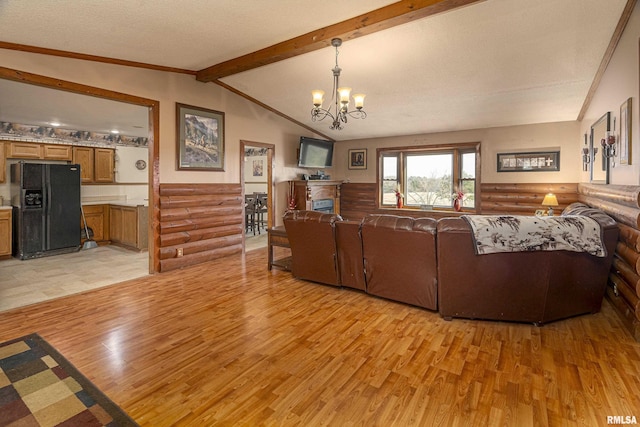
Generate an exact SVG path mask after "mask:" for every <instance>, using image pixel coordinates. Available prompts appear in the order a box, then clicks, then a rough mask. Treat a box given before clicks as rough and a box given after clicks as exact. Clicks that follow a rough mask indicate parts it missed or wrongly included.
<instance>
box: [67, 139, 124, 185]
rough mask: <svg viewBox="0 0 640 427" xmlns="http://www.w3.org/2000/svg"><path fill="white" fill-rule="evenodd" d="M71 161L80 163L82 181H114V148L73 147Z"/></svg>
mask: <svg viewBox="0 0 640 427" xmlns="http://www.w3.org/2000/svg"><path fill="white" fill-rule="evenodd" d="M73 163H77V164H79V165H80V180H81V181H82V182H83V183H92V182H99V183H110V182H114V176H115V174H114V165H115V150H113V149H111V148H92V147H73Z"/></svg>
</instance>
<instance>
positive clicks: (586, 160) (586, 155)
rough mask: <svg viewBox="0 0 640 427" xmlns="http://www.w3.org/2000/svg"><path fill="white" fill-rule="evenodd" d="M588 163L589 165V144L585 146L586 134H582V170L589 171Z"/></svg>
mask: <svg viewBox="0 0 640 427" xmlns="http://www.w3.org/2000/svg"><path fill="white" fill-rule="evenodd" d="M589 163H591V155H590V154H589V144H587V134H586V133H585V134H584V147H582V170H583V171H585V172H586V171H588V170H589Z"/></svg>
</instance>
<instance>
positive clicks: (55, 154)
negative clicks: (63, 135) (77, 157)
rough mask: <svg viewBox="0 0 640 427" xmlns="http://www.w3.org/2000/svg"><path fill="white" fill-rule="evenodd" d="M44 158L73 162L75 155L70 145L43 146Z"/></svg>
mask: <svg viewBox="0 0 640 427" xmlns="http://www.w3.org/2000/svg"><path fill="white" fill-rule="evenodd" d="M42 158H43V159H46V160H71V159H72V158H73V153H72V150H71V146H70V145H51V144H45V145H43V146H42Z"/></svg>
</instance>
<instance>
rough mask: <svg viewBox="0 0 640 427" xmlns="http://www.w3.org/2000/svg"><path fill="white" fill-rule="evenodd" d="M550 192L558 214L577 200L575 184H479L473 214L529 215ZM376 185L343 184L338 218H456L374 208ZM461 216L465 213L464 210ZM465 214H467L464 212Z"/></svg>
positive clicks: (442, 213) (440, 213)
mask: <svg viewBox="0 0 640 427" xmlns="http://www.w3.org/2000/svg"><path fill="white" fill-rule="evenodd" d="M549 192H551V193H554V194H555V195H556V196H557V198H558V204H559V206H558V207H557V208H555V211H556V212H562V210H563V209H564V208H565V207H567V205H569V204H571V203H573V202H575V201H577V200H578V184H577V183H569V184H536V183H534V184H481V186H480V191H479V197H478V198H479V200H480V203H479V205H478V208H477V210H476V213H482V214H488V215H494V214H510V215H533V213H534V212H535V211H536V210H537V209H544V208H543V206H542V205H541V203H542V199H543V198H544V195H545V194H547V193H549ZM376 198H377V184H376V183H364V184H363V183H344V184H342V187H341V194H340V206H341V210H340V215H341V216H342V217H343V218H344V219H348V220H351V221H359V220H361V219H362V218H364V217H365V216H366V215H367V214H385V213H386V214H394V215H403V216H413V217H425V216H426V217H431V218H442V217H446V216H453V215H459V214H458V213H457V212H454V211H453V210H442V211H438V210H435V211H422V210H419V209H402V210H398V209H390V208H384V209H379V208H377V206H376ZM462 213H465V212H464V211H463V212H462ZM466 213H469V212H466Z"/></svg>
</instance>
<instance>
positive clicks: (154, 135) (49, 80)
mask: <svg viewBox="0 0 640 427" xmlns="http://www.w3.org/2000/svg"><path fill="white" fill-rule="evenodd" d="M0 79H7V80H13V81H16V82H21V83H27V84H33V85H38V86H44V87H48V88H51V89H57V90H64V91H68V92H73V93H77V94H80V95H88V96H95V97H98V98H104V99H109V100H112V101H118V102H125V103H129V104H134V105H140V106H142V107H147V108H148V109H149V139H148V141H149V142H148V145H147V148H148V150H149V157H148V159H149V161H148V162H147V163H148V164H149V167H148V170H149V175H148V184H147V185H148V187H149V195H148V197H149V213H150V214H149V225H148V227H149V273H150V274H154V273H159V272H160V244H159V243H160V205H159V200H160V177H159V170H160V158H159V151H160V102H159V101H156V100H153V99H148V98H142V97H139V96H135V95H129V94H126V93H121V92H115V91H112V90H109V89H102V88H99V87H94V86H88V85H85V84H81V83H74V82H71V81H67V80H61V79H57V78H53V77H47V76H43V75H40V74H33V73H29V72H27V71H20V70H16V69H13V68H7V67H1V66H0Z"/></svg>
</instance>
